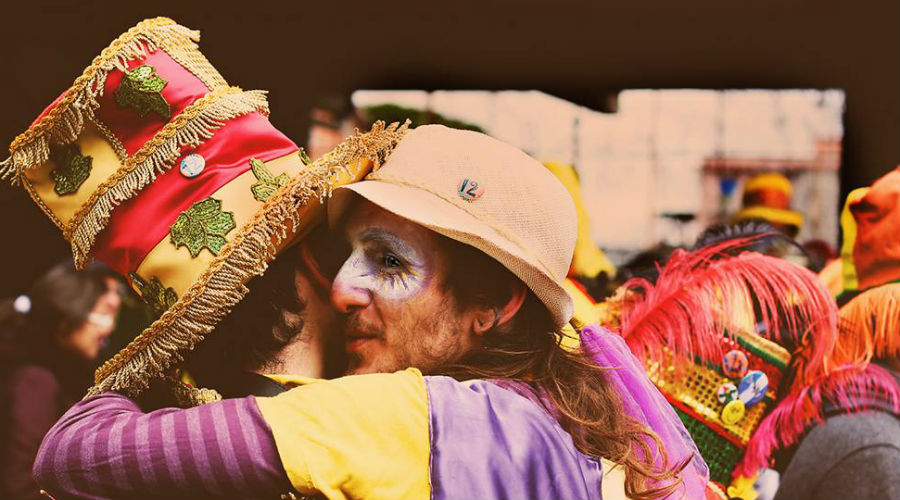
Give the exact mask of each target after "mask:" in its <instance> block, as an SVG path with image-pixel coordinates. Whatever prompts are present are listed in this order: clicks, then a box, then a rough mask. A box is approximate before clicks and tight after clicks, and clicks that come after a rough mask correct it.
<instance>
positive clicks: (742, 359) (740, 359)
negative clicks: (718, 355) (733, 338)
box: [722, 349, 750, 378]
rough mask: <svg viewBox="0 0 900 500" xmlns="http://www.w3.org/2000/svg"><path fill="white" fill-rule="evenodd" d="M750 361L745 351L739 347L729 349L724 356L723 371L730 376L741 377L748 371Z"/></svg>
mask: <svg viewBox="0 0 900 500" xmlns="http://www.w3.org/2000/svg"><path fill="white" fill-rule="evenodd" d="M749 367H750V361H749V360H748V359H747V355H746V354H744V352H743V351H739V350H737V349H735V350H733V351H728V352H727V353H725V356H724V357H723V358H722V373H724V374H725V376H726V377H728V378H741V377H743V376H744V374H745V373H747V368H749Z"/></svg>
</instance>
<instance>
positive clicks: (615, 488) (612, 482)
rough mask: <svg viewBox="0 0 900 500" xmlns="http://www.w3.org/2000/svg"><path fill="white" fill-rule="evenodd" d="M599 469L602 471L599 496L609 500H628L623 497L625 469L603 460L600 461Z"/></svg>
mask: <svg viewBox="0 0 900 500" xmlns="http://www.w3.org/2000/svg"><path fill="white" fill-rule="evenodd" d="M600 467H601V468H602V470H603V481H602V482H601V483H600V494H601V495H600V496H602V497H603V498H608V499H610V500H613V499H618V498H621V499H622V500H628V497H627V496H626V495H625V468H624V467H622V466H621V465H618V464H616V463H615V462H611V461H609V460H607V459H605V458H601V459H600Z"/></svg>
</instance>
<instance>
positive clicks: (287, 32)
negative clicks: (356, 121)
mask: <svg viewBox="0 0 900 500" xmlns="http://www.w3.org/2000/svg"><path fill="white" fill-rule="evenodd" d="M0 9H2V11H0V12H2V14H0V18H2V19H3V23H2V26H0V63H2V66H0V67H2V74H3V77H2V83H0V87H2V89H3V92H2V94H0V108H2V117H3V118H2V120H0V142H4V143H5V142H8V141H11V140H12V139H13V138H14V137H15V135H16V134H18V133H20V132H21V131H23V130H24V129H25V128H26V127H27V126H28V124H29V123H30V122H31V120H32V119H33V118H34V117H35V116H37V114H38V113H39V112H40V111H41V110H42V109H43V108H44V107H45V106H46V105H47V104H49V103H50V102H51V101H52V100H53V99H54V98H55V97H56V96H57V95H58V94H59V93H60V92H62V91H63V90H64V89H65V88H67V86H68V85H69V84H71V82H72V80H74V79H75V77H76V76H78V75H79V74H80V73H81V71H82V70H83V69H84V67H85V66H87V65H88V64H89V63H90V60H91V58H93V57H94V56H95V55H97V54H98V53H99V52H100V50H102V49H103V48H104V47H105V46H106V45H107V44H108V43H109V42H110V41H112V40H113V39H114V38H115V37H116V36H118V35H119V33H121V32H123V31H125V30H127V29H128V28H129V27H130V26H132V25H133V24H135V23H136V22H138V21H139V20H141V19H142V18H145V17H152V16H157V15H165V16H169V17H172V18H174V19H176V20H177V21H179V22H180V23H182V24H185V25H187V26H190V27H192V28H195V29H200V30H202V32H203V40H202V42H201V47H202V49H203V51H204V53H206V55H207V56H208V57H209V59H210V60H211V61H212V62H213V64H215V65H216V67H217V68H218V69H219V70H220V71H221V73H222V74H223V75H224V76H225V78H226V79H227V80H228V81H229V83H231V84H233V85H239V86H242V87H244V88H261V89H267V90H269V91H270V92H271V93H270V103H271V107H272V110H273V113H272V117H271V119H272V121H273V122H274V123H275V124H276V125H277V126H278V127H279V128H281V129H282V130H283V131H284V132H285V133H287V135H288V136H290V137H292V138H294V140H296V141H297V142H298V143H303V142H304V141H305V138H306V131H307V127H308V123H309V120H308V116H309V110H310V108H311V107H312V106H313V105H315V104H316V103H317V102H321V100H322V99H323V98H324V97H326V96H328V95H335V94H336V95H345V94H347V93H349V92H351V91H352V90H354V89H357V88H424V89H435V88H448V89H449V88H469V89H540V90H543V91H546V92H548V93H550V94H554V95H557V96H559V97H562V98H565V99H569V100H571V101H574V102H577V103H579V104H583V105H586V106H590V107H593V108H596V109H608V108H609V106H610V102H612V101H613V100H612V99H610V96H614V95H615V92H616V91H617V90H619V89H625V88H647V87H653V88H656V87H658V88H682V87H693V88H746V87H755V88H841V89H844V90H845V91H846V93H847V112H846V115H845V125H846V131H845V144H844V145H845V148H844V160H843V165H844V167H843V171H842V174H841V180H842V186H843V191H844V192H845V193H846V192H847V191H848V190H849V189H851V188H853V187H857V186H860V185H865V184H868V183H870V182H871V181H872V180H874V179H875V178H877V177H878V176H879V175H880V174H881V173H883V172H885V171H886V170H888V169H889V168H890V167H892V166H894V165H896V164H897V163H898V161H900V140H898V139H900V62H898V61H900V34H898V33H900V30H898V27H900V2H898V1H897V0H888V1H881V0H879V1H864V2H850V1H832V0H799V1H791V0H782V1H770V0H756V1H737V0H717V1H709V0H704V1H688V2H686V1H663V0H660V1H656V2H636V1H634V2H627V5H625V2H621V3H610V2H599V1H592V2H572V1H562V2H560V1H557V2H549V1H547V2H536V1H528V2H523V1H518V2H513V1H488V0H482V1H456V2H442V3H438V2H424V1H410V0H404V1H395V2H380V1H368V2H330V1H329V2H324V1H319V2H312V1H294V2H266V1H246V0H245V1H243V2H241V3H239V4H234V5H226V4H225V3H223V2H215V3H214V2H188V1H183V2H163V1H152V0H145V1H143V2H137V1H126V0H118V1H109V2H100V1H81V2H47V1H33V0H32V1H29V0H17V1H16V2H15V5H14V6H11V5H9V3H6V5H4V6H3V7H0ZM4 157H5V155H4ZM0 210H2V214H3V215H2V221H3V227H4V229H5V231H4V240H5V241H2V242H0V248H2V249H3V250H2V254H0V262H2V264H0V266H2V267H0V272H2V274H0V276H2V278H0V296H5V295H9V294H14V293H21V292H22V291H23V289H24V287H26V286H27V284H28V283H29V282H30V280H31V279H33V277H34V276H35V275H36V274H37V273H39V272H41V271H42V270H43V269H44V268H45V267H46V266H48V265H49V264H50V263H52V262H54V261H56V260H59V259H62V258H64V257H66V256H67V254H68V249H67V246H66V244H65V243H64V242H63V241H62V238H61V236H60V235H59V234H58V231H57V230H56V229H55V228H54V227H53V226H52V225H51V223H50V222H49V221H47V220H46V218H45V217H44V216H43V214H42V213H40V211H39V210H38V209H37V208H36V207H34V206H33V204H32V203H31V201H30V200H28V199H27V196H25V195H24V194H23V193H22V192H20V191H19V190H18V189H11V188H9V187H6V186H3V187H0Z"/></svg>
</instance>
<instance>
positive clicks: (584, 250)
mask: <svg viewBox="0 0 900 500" xmlns="http://www.w3.org/2000/svg"><path fill="white" fill-rule="evenodd" d="M544 166H545V167H547V169H548V170H550V172H552V173H553V175H555V176H556V178H557V179H559V180H560V182H562V184H563V186H565V187H566V190H567V191H569V194H570V195H572V201H574V202H575V212H576V214H577V216H578V237H577V239H576V240H575V254H574V257H573V258H572V274H574V275H575V276H584V277H587V278H595V277H597V275H599V274H600V273H601V272H605V273H606V274H608V275H609V276H610V277H613V276H615V275H616V267H615V266H613V264H612V262H610V260H609V259H608V258H607V257H606V254H604V253H603V250H600V249H599V248H597V245H595V244H594V242H593V240H592V239H591V221H590V217H589V216H588V212H587V209H586V208H584V199H583V198H582V197H581V185H580V184H579V182H578V174H577V173H575V167H573V166H571V165H566V164H563V163H557V162H552V161H548V162H545V163H544Z"/></svg>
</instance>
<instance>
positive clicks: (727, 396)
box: [716, 382, 738, 405]
mask: <svg viewBox="0 0 900 500" xmlns="http://www.w3.org/2000/svg"><path fill="white" fill-rule="evenodd" d="M737 398H738V388H737V386H736V385H734V384H732V383H731V382H726V383H724V384H722V385H721V386H719V388H718V389H717V390H716V399H718V400H719V402H720V403H722V404H723V405H724V404H728V402H729V401H734V400H735V399H737Z"/></svg>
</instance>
